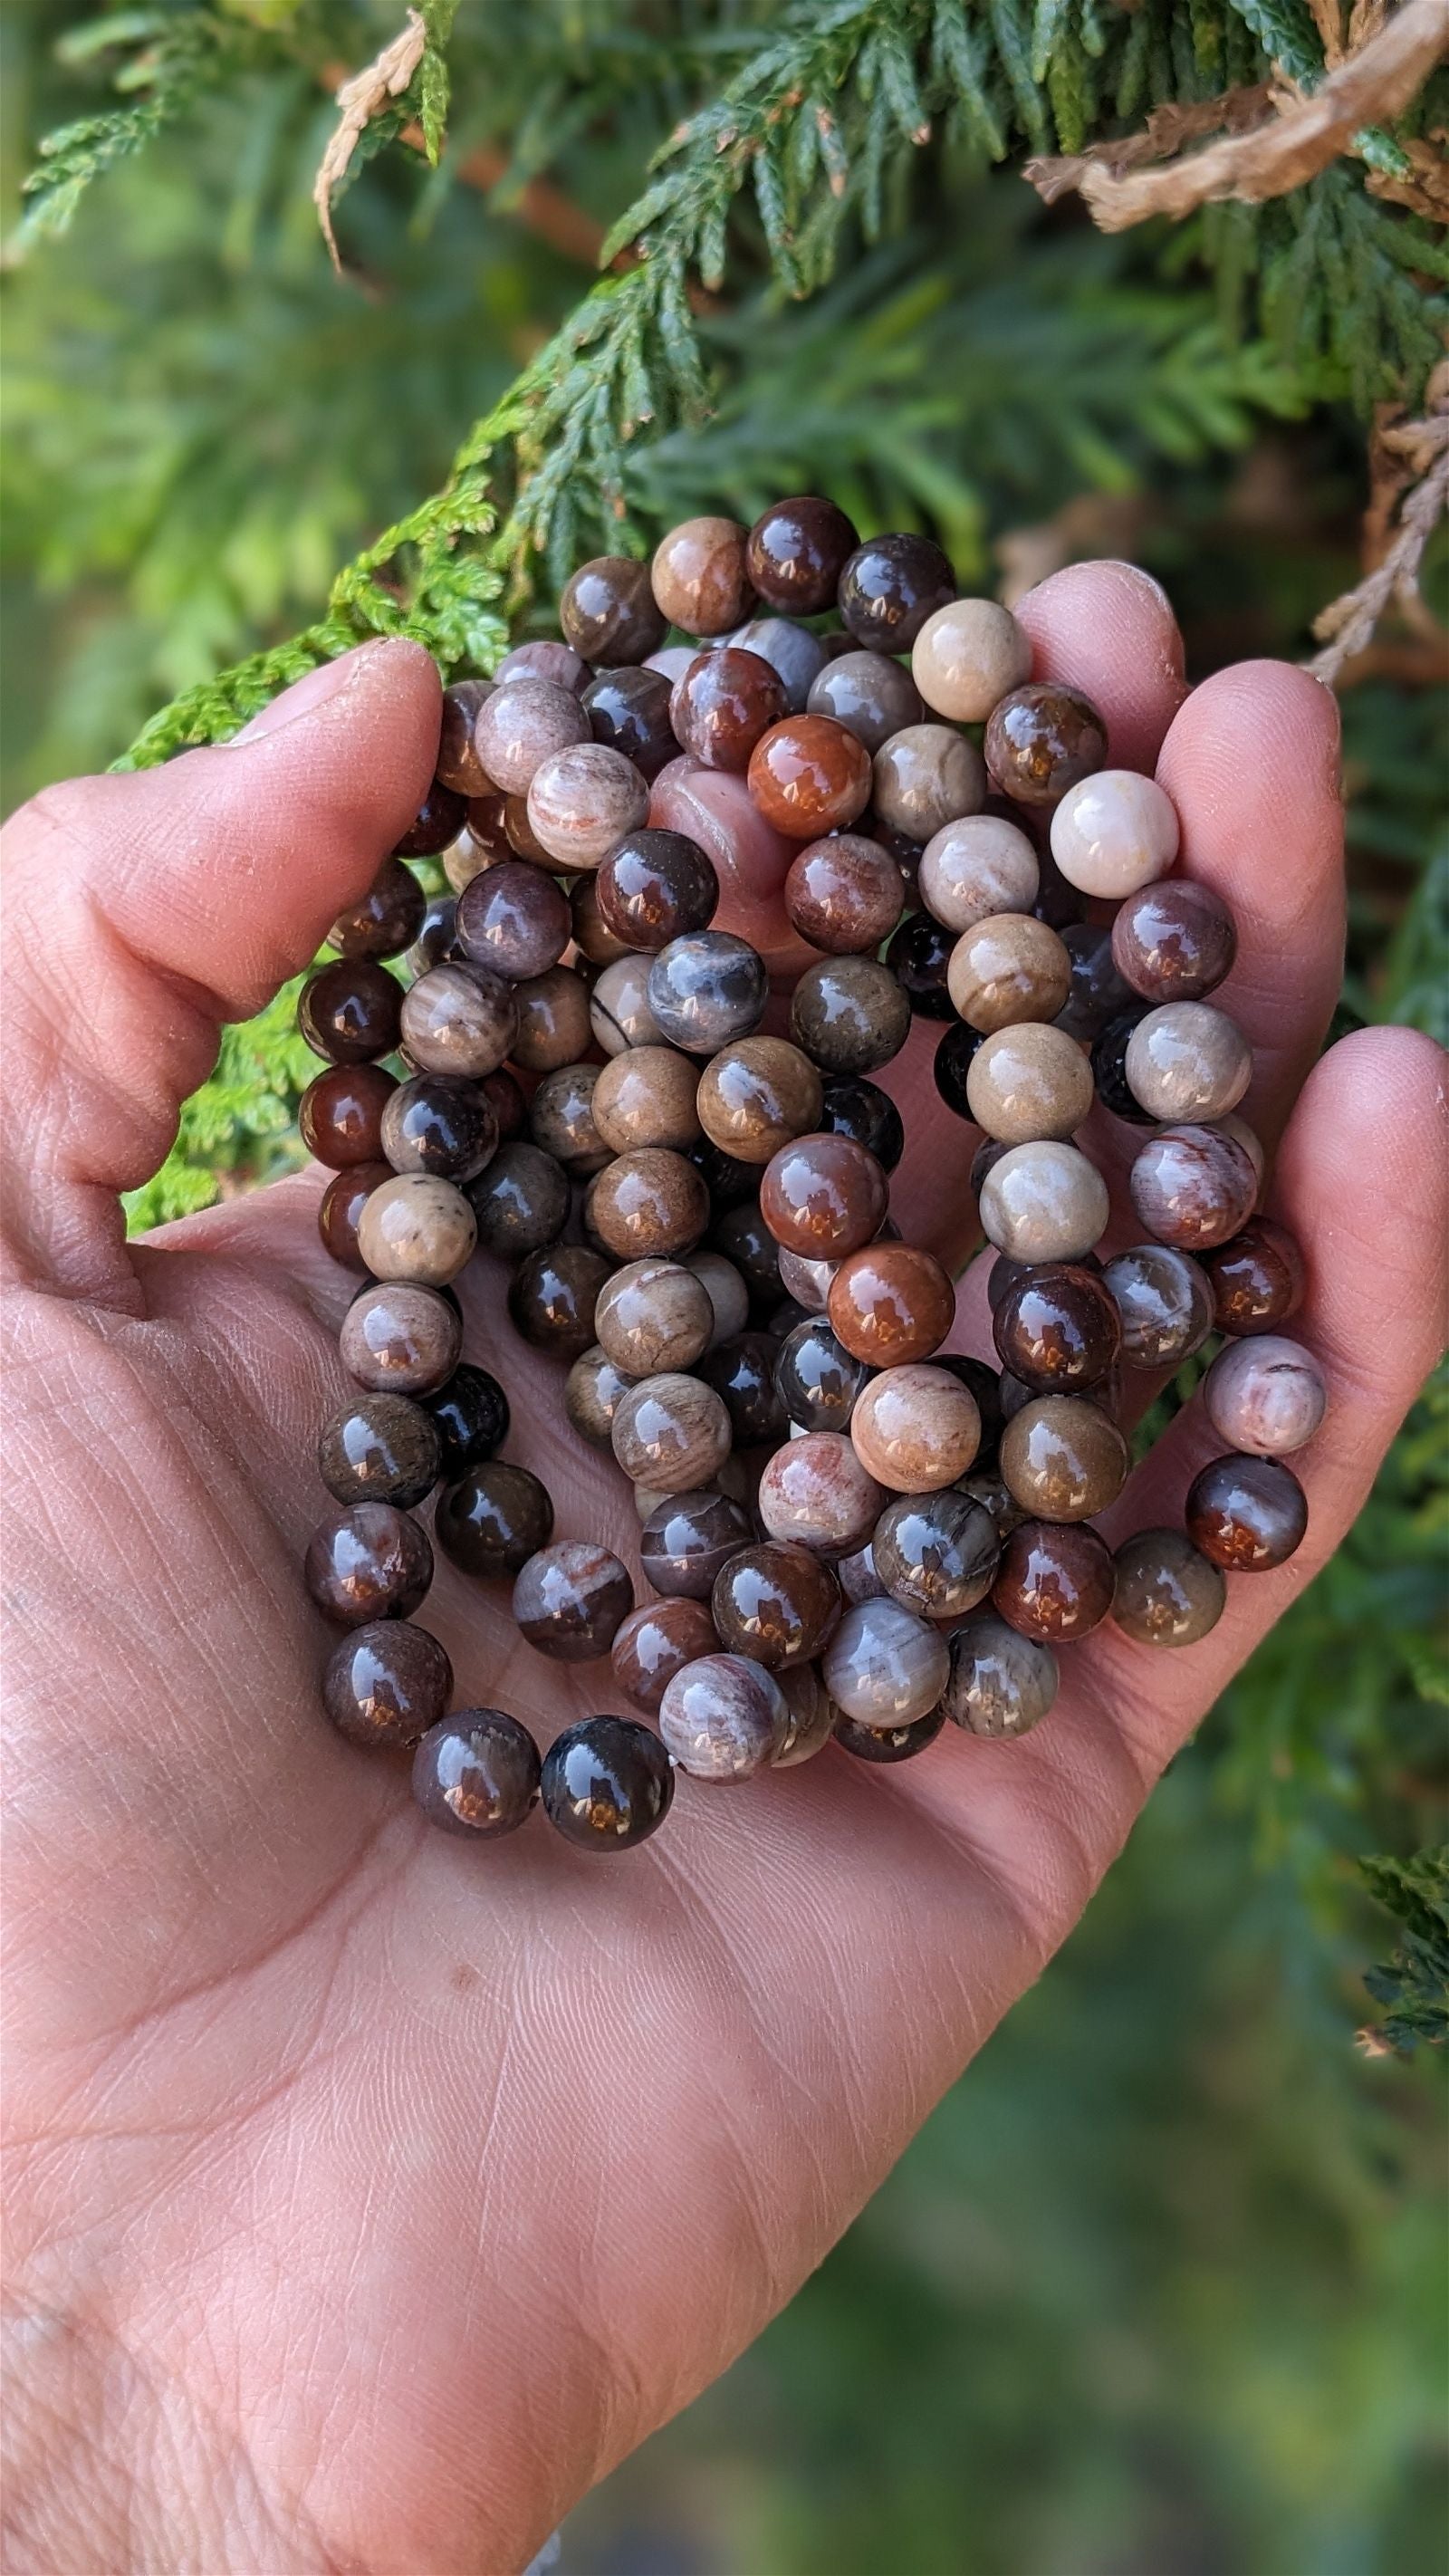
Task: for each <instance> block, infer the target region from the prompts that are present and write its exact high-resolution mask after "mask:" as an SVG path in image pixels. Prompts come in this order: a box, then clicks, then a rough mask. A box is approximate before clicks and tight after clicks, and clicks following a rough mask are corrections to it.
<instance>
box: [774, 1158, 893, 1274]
mask: <svg viewBox="0 0 1449 2576" xmlns="http://www.w3.org/2000/svg"><path fill="white" fill-rule="evenodd" d="M886 1200H887V1188H886V1177H885V1174H884V1172H883V1171H882V1170H881V1167H880V1165H879V1163H878V1162H877V1161H876V1159H875V1156H874V1155H873V1154H868V1153H867V1152H866V1149H865V1147H864V1146H863V1145H856V1144H854V1143H852V1141H851V1139H850V1138H849V1137H848V1136H827V1135H823V1134H817V1135H813V1136H799V1137H796V1138H795V1139H794V1140H793V1141H792V1142H791V1143H790V1144H788V1145H782V1146H781V1148H780V1150H779V1152H778V1153H777V1154H774V1155H772V1156H771V1158H770V1161H769V1162H768V1163H767V1164H766V1166H765V1170H764V1173H763V1175H762V1178H761V1181H760V1213H761V1215H762V1216H763V1218H764V1220H765V1223H766V1225H767V1226H768V1227H769V1229H770V1232H771V1233H772V1234H773V1236H774V1238H775V1241H776V1242H777V1243H779V1244H781V1245H783V1246H784V1248H785V1249H786V1251H789V1252H798V1253H802V1254H804V1255H805V1256H806V1257H807V1258H809V1259H814V1260H821V1259H823V1260H838V1259H840V1258H841V1257H842V1256H843V1255H844V1254H846V1253H848V1252H855V1251H858V1250H859V1248H860V1246H861V1245H862V1244H865V1243H870V1242H871V1241H872V1240H873V1239H874V1237H875V1236H876V1235H877V1234H878V1233H879V1231H880V1227H881V1221H882V1219H883V1218H884V1216H885V1212H886Z"/></svg>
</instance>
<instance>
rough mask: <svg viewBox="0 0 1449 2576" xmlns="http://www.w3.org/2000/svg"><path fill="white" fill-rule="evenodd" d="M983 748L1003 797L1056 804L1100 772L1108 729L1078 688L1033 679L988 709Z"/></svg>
mask: <svg viewBox="0 0 1449 2576" xmlns="http://www.w3.org/2000/svg"><path fill="white" fill-rule="evenodd" d="M983 748H984V750H985V753H986V766H987V768H988V769H989V770H990V772H991V775H992V777H993V778H994V779H995V781H996V784H997V786H998V787H999V788H1000V789H1001V791H1002V793H1003V795H1006V796H1011V797H1014V798H1015V800H1016V802H1017V804H1019V805H1055V804H1056V803H1057V801H1058V799H1059V798H1061V797H1062V796H1064V795H1065V794H1066V792H1067V789H1068V788H1069V787H1075V786H1077V785H1078V784H1079V783H1080V782H1081V780H1082V779H1084V778H1089V777H1091V775H1092V774H1093V772H1094V771H1096V770H1098V769H1101V768H1102V767H1103V765H1104V763H1105V761H1106V758H1107V728H1106V725H1105V724H1104V722H1103V720H1102V718H1101V716H1100V715H1099V714H1098V712H1097V710H1096V708H1095V707H1094V706H1093V704H1092V701H1091V699H1090V698H1088V697H1084V696H1083V694H1082V692H1081V690H1080V689H1069V688H1066V687H1065V686H1064V685H1063V684H1062V683H1061V682H1060V681H1057V680H1032V681H1028V682H1027V684H1026V686H1025V687H1024V688H1020V689H1012V690H1011V691H1009V693H1008V694H1007V696H1006V697H1004V698H1002V699H1001V700H1000V702H999V704H998V705H996V706H995V707H993V709H992V711H991V714H990V715H989V716H988V718H987V720H986V735H985V741H984V745H983Z"/></svg>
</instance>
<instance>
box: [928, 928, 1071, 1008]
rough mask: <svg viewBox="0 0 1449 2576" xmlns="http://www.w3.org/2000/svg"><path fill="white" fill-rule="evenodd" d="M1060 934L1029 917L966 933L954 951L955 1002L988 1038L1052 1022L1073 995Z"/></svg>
mask: <svg viewBox="0 0 1449 2576" xmlns="http://www.w3.org/2000/svg"><path fill="white" fill-rule="evenodd" d="M1071 981H1072V963H1071V959H1070V958H1069V956H1068V955H1067V952H1066V949H1065V948H1064V947H1063V945H1062V942H1061V938H1060V936H1059V934H1058V933H1057V932H1056V931H1055V930H1052V929H1049V928H1048V926H1047V924H1046V923H1045V922H1044V921H1037V920H1036V919H1035V918H1034V916H1033V915H1032V914H1031V913H1026V912H998V913H993V914H992V915H991V916H990V917H989V918H988V919H987V920H985V921H978V922H977V923H976V924H975V925H974V927H973V928H972V929H970V930H963V932H962V933H961V936H960V938H959V939H958V940H957V942H956V945H955V947H954V948H953V950H952V951H951V964H950V970H949V975H948V983H949V987H950V994H951V999H952V1001H953V1002H954V1003H955V1005H956V1008H957V1010H958V1011H959V1012H960V1014H961V1017H962V1019H963V1020H967V1021H969V1023H970V1025H971V1027H972V1028H973V1029H983V1030H985V1031H986V1033H987V1034H988V1035H990V1033H991V1032H992V1031H993V1030H995V1029H1006V1028H1014V1027H1015V1026H1016V1025H1017V1023H1018V1022H1019V1021H1022V1020H1054V1019H1055V1018H1056V1015H1057V1013H1058V1011H1059V1010H1061V1008H1062V1006H1063V1004H1064V1003H1065V1001H1066V998H1067V995H1068V993H1069V991H1070V989H1071Z"/></svg>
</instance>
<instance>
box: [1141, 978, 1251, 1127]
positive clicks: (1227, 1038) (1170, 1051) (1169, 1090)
mask: <svg viewBox="0 0 1449 2576" xmlns="http://www.w3.org/2000/svg"><path fill="white" fill-rule="evenodd" d="M1123 1062H1124V1070H1125V1072H1126V1076H1127V1080H1128V1082H1129V1084H1130V1085H1131V1089H1132V1095H1133V1098H1134V1099H1135V1100H1137V1101H1138V1102H1139V1103H1140V1105H1141V1106H1142V1108H1144V1109H1145V1110H1146V1111H1147V1113H1148V1115H1149V1117H1152V1118H1161V1119H1164V1120H1166V1121H1168V1122H1169V1123H1171V1124H1178V1123H1180V1122H1183V1121H1186V1120H1189V1119H1191V1120H1193V1121H1195V1122H1197V1123H1199V1124H1200V1123H1201V1122H1202V1120H1204V1119H1207V1118H1222V1117H1224V1116H1225V1115H1226V1113H1227V1112H1228V1110H1230V1109H1236V1107H1237V1105H1238V1102H1239V1101H1240V1100H1241V1099H1242V1096H1243V1094H1244V1092H1245V1091H1246V1090H1247V1088H1248V1085H1249V1083H1250V1082H1251V1080H1252V1078H1253V1050H1252V1048H1251V1047H1250V1046H1249V1044H1248V1041H1247V1039H1246V1038H1245V1037H1244V1035H1243V1032H1242V1030H1241V1029H1240V1028H1239V1027H1238V1026H1237V1023H1236V1022H1235V1021H1233V1020H1230V1019H1229V1018H1228V1016H1227V1014H1226V1012H1224V1011H1219V1010H1217V1009H1215V1008H1214V1006H1213V1004H1212V1003H1211V1002H1164V1003H1163V1004H1162V1005H1161V1007H1160V1008H1159V1009H1158V1010H1155V1011H1149V1012H1148V1014H1147V1016H1146V1018H1145V1019H1143V1020H1139V1021H1138V1023H1137V1026H1136V1028H1135V1029H1134V1030H1133V1032H1132V1035H1131V1037H1130V1038H1129V1039H1128V1041H1127V1052H1126V1055H1125V1057H1124V1059H1123Z"/></svg>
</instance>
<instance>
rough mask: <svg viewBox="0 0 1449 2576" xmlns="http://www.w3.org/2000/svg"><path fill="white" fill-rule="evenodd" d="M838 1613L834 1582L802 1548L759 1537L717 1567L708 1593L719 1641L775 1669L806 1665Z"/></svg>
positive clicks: (826, 1568)
mask: <svg viewBox="0 0 1449 2576" xmlns="http://www.w3.org/2000/svg"><path fill="white" fill-rule="evenodd" d="M840 1614H841V1599H840V1586H839V1584H838V1583H837V1582H836V1580H835V1577H834V1575H833V1574H832V1573H831V1572H830V1570H829V1568H828V1567H827V1566H825V1565H823V1564H822V1563H821V1561H820V1559H819V1557H818V1556H816V1555H815V1554H813V1552H812V1551H811V1550H810V1549H809V1548H808V1547H799V1546H791V1545H789V1544H788V1543H786V1542H784V1541H782V1540H779V1539H765V1540H762V1541H761V1542H760V1543H759V1544H758V1545H756V1546H753V1547H744V1548H741V1549H740V1551H739V1553H738V1554H737V1555H735V1556H732V1557H731V1558H730V1559H729V1562H728V1564H726V1565H724V1566H722V1567H721V1569H720V1571H719V1573H718V1574H717V1575H716V1577H715V1581H714V1589H713V1591H712V1593H711V1595H710V1615H711V1617H712V1618H713V1620H714V1624H715V1629H716V1632H717V1634H718V1636H719V1641H720V1644H721V1645H722V1646H723V1647H724V1648H725V1649H726V1651H727V1652H728V1653H730V1654H733V1655H748V1656H749V1657H750V1658H751V1659H752V1661H753V1662H755V1663H757V1664H763V1665H764V1666H765V1668H766V1670H767V1671H769V1672H776V1671H778V1670H779V1669H780V1668H781V1666H782V1665H787V1664H803V1663H808V1661H809V1660H810V1658H811V1656H812V1655H816V1654H818V1653H819V1651H820V1649H821V1647H822V1646H823V1645H824V1643H825V1641H826V1638H827V1637H828V1636H829V1635H830V1633H831V1631H832V1629H833V1628H834V1627H835V1625H836V1622H837V1621H838V1619H839V1617H840Z"/></svg>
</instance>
